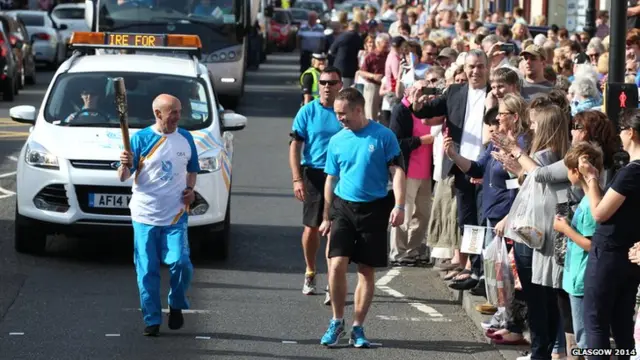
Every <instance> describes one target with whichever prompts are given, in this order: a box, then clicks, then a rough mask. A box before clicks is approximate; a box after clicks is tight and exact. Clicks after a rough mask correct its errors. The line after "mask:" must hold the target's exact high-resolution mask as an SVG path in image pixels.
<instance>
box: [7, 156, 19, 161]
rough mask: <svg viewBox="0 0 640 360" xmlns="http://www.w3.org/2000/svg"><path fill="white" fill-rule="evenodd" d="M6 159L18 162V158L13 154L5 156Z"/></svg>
mask: <svg viewBox="0 0 640 360" xmlns="http://www.w3.org/2000/svg"><path fill="white" fill-rule="evenodd" d="M7 159H9V160H11V161H15V162H18V158H17V157H15V156H13V155H10V156H7Z"/></svg>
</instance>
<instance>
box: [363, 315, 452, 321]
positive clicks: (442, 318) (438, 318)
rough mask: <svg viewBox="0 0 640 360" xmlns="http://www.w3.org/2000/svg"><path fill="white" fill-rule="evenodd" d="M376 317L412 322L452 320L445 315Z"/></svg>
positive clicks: (378, 316) (377, 316)
mask: <svg viewBox="0 0 640 360" xmlns="http://www.w3.org/2000/svg"><path fill="white" fill-rule="evenodd" d="M376 318H378V319H380V320H385V321H410V322H451V319H447V318H444V317H413V316H412V317H407V316H405V317H402V316H394V315H376Z"/></svg>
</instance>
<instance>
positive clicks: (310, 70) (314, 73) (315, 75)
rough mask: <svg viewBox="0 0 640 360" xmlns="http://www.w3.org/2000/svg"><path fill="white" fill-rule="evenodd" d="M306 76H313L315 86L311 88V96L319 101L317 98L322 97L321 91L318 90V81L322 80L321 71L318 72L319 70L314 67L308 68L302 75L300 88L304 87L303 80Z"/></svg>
mask: <svg viewBox="0 0 640 360" xmlns="http://www.w3.org/2000/svg"><path fill="white" fill-rule="evenodd" d="M306 74H311V76H313V86H312V87H311V95H313V98H314V99H317V98H319V97H320V90H319V88H318V80H319V79H320V71H318V69H316V68H314V67H313V66H312V67H310V68H308V69H307V70H306V71H305V72H303V73H302V75H300V86H302V78H303V77H304V76H305V75H306Z"/></svg>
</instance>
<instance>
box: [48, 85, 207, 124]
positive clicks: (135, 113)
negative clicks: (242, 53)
mask: <svg viewBox="0 0 640 360" xmlns="http://www.w3.org/2000/svg"><path fill="white" fill-rule="evenodd" d="M118 77H122V78H124V82H125V86H126V89H127V105H128V112H127V115H128V119H129V127H131V128H134V129H140V128H145V127H147V126H149V125H152V124H154V123H155V120H154V119H155V117H154V114H153V110H152V107H151V104H152V103H153V100H154V99H155V98H156V97H157V96H158V95H160V94H169V95H173V96H175V97H177V98H178V99H179V100H180V103H181V105H182V113H181V118H180V123H179V126H180V127H182V128H185V129H187V130H199V129H203V128H206V127H208V126H209V125H210V124H211V121H212V118H213V115H212V110H211V109H214V108H215V107H214V106H212V105H214V104H211V103H210V101H209V98H210V96H209V95H208V91H207V88H206V83H205V82H204V80H202V79H195V78H190V77H184V76H174V75H162V74H153V73H135V72H91V73H66V74H63V75H60V76H59V77H58V78H57V80H56V83H55V85H54V86H53V89H52V90H51V95H50V96H49V99H48V100H47V104H46V107H45V109H44V117H45V120H47V121H48V122H50V123H52V124H54V125H59V126H79V127H119V126H120V123H119V118H118V114H117V112H116V106H115V94H114V90H113V79H115V78H118Z"/></svg>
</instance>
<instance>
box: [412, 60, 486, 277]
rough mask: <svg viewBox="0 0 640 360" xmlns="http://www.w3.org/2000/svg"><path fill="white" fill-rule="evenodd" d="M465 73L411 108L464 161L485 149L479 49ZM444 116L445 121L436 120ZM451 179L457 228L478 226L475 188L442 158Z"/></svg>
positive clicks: (445, 173)
mask: <svg viewBox="0 0 640 360" xmlns="http://www.w3.org/2000/svg"><path fill="white" fill-rule="evenodd" d="M464 71H465V73H466V74H467V78H468V83H467V84H454V85H451V86H450V87H449V88H448V89H447V91H446V93H445V94H444V95H442V96H440V97H437V98H433V97H429V96H421V97H420V98H419V99H417V100H416V101H415V102H414V103H413V106H412V111H413V112H414V114H415V115H416V116H417V117H418V118H421V119H425V118H426V119H429V120H427V121H426V122H427V124H428V125H431V126H435V125H442V124H443V123H444V126H443V132H448V135H449V136H450V137H451V138H453V141H454V143H455V148H456V151H459V152H460V154H464V155H463V156H464V157H466V158H467V159H471V160H476V159H478V158H479V156H480V154H481V153H482V152H483V150H484V146H483V145H482V129H483V116H484V113H485V108H484V103H485V98H486V96H487V93H488V92H489V89H488V86H487V81H488V74H489V67H488V60H487V56H486V54H485V53H484V52H483V51H482V50H479V49H476V50H471V51H469V52H468V53H467V55H466V57H465V64H464ZM441 116H446V119H445V120H442V118H439V119H434V118H437V117H441ZM445 134H446V133H445ZM449 176H454V177H455V179H454V185H455V189H456V200H457V203H458V225H459V226H460V229H461V230H462V229H463V228H464V225H477V224H478V206H477V202H476V199H477V198H476V191H477V189H476V185H474V184H472V183H471V182H470V179H469V177H467V176H466V175H465V174H464V173H463V172H462V171H461V170H460V169H458V167H456V166H455V165H454V163H453V161H452V160H451V159H449V158H448V157H446V156H443V157H442V177H443V178H445V177H449ZM466 261H467V257H466V255H463V254H460V267H464V266H465V264H466ZM478 280H479V279H477V276H475V275H472V277H471V278H469V279H468V280H465V281H464V282H463V283H460V284H459V285H460V286H459V287H461V289H471V288H473V287H474V286H476V285H477V284H478Z"/></svg>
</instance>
